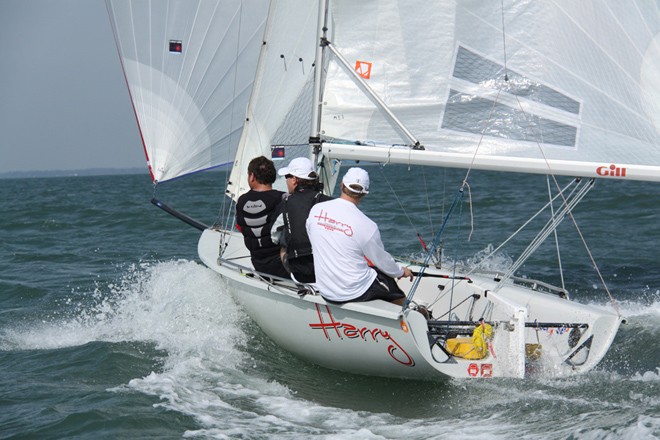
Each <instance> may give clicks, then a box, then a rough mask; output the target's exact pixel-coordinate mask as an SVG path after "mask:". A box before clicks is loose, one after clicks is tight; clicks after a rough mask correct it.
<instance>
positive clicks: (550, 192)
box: [545, 176, 566, 290]
mask: <svg viewBox="0 0 660 440" xmlns="http://www.w3.org/2000/svg"><path fill="white" fill-rule="evenodd" d="M545 179H546V180H545V181H546V184H547V187H548V199H549V200H550V201H551V202H550V218H552V217H554V216H555V207H554V204H553V203H552V187H551V186H550V177H549V176H545ZM552 232H553V234H554V236H555V247H556V249H557V264H558V265H559V278H560V279H561V288H562V289H564V290H566V283H565V282H564V269H563V267H562V264H561V252H560V251H559V235H558V234H557V230H556V229H555V230H554V231H552Z"/></svg>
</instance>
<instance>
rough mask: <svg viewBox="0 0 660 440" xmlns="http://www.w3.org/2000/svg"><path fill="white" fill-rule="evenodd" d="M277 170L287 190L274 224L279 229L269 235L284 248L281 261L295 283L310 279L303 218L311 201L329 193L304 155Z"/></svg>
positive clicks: (309, 246) (308, 246)
mask: <svg viewBox="0 0 660 440" xmlns="http://www.w3.org/2000/svg"><path fill="white" fill-rule="evenodd" d="M278 174H279V175H280V176H285V177H286V184H287V188H288V190H289V193H290V194H289V196H288V197H286V198H285V199H284V202H283V203H282V215H281V217H279V218H278V219H277V220H276V222H275V226H274V228H275V229H280V228H281V232H280V234H279V235H278V234H274V236H273V237H274V240H275V241H276V242H279V244H280V245H281V246H282V247H283V248H284V249H285V254H284V265H285V267H286V268H287V269H288V270H289V271H290V272H291V275H292V278H293V279H294V280H295V281H297V282H299V283H313V282H315V277H314V257H313V255H312V244H311V243H310V242H309V237H307V230H306V228H305V221H306V220H307V216H308V215H309V211H310V209H312V206H314V204H316V203H318V202H324V201H326V200H331V197H328V196H326V195H324V194H323V193H322V191H321V188H320V185H319V183H318V175H317V173H316V172H315V171H314V167H313V165H312V161H311V160H309V159H307V158H306V157H298V158H296V159H293V160H292V161H291V163H290V164H289V166H288V167H285V168H281V169H280V170H279V171H278ZM280 225H282V226H281V227H280Z"/></svg>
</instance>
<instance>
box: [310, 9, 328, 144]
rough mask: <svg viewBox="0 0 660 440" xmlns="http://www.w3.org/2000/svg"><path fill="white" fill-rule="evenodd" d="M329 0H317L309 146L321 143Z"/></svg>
mask: <svg viewBox="0 0 660 440" xmlns="http://www.w3.org/2000/svg"><path fill="white" fill-rule="evenodd" d="M328 4H329V0H319V15H318V25H317V32H316V37H317V40H318V46H316V56H315V58H314V69H315V70H314V95H313V97H312V126H311V134H310V138H309V142H310V144H312V143H320V141H321V76H322V73H323V57H324V53H325V42H326V41H327V31H328Z"/></svg>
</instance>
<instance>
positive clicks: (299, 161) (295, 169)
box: [277, 157, 317, 179]
mask: <svg viewBox="0 0 660 440" xmlns="http://www.w3.org/2000/svg"><path fill="white" fill-rule="evenodd" d="M277 174H279V175H280V176H286V175H287V174H291V175H292V176H296V177H298V178H300V179H316V177H317V174H316V171H314V165H313V164H312V161H311V160H309V159H308V158H306V157H296V158H295V159H293V160H292V161H291V162H289V165H288V166H286V167H284V168H280V170H279V171H278V172H277Z"/></svg>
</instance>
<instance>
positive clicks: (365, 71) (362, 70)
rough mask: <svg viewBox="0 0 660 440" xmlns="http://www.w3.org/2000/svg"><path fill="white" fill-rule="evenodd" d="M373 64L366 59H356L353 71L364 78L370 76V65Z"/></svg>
mask: <svg viewBox="0 0 660 440" xmlns="http://www.w3.org/2000/svg"><path fill="white" fill-rule="evenodd" d="M372 65H373V64H372V63H370V62H368V61H360V60H357V61H356V62H355V71H356V72H357V74H358V75H360V76H361V77H362V78H364V79H369V78H371V66H372Z"/></svg>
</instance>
